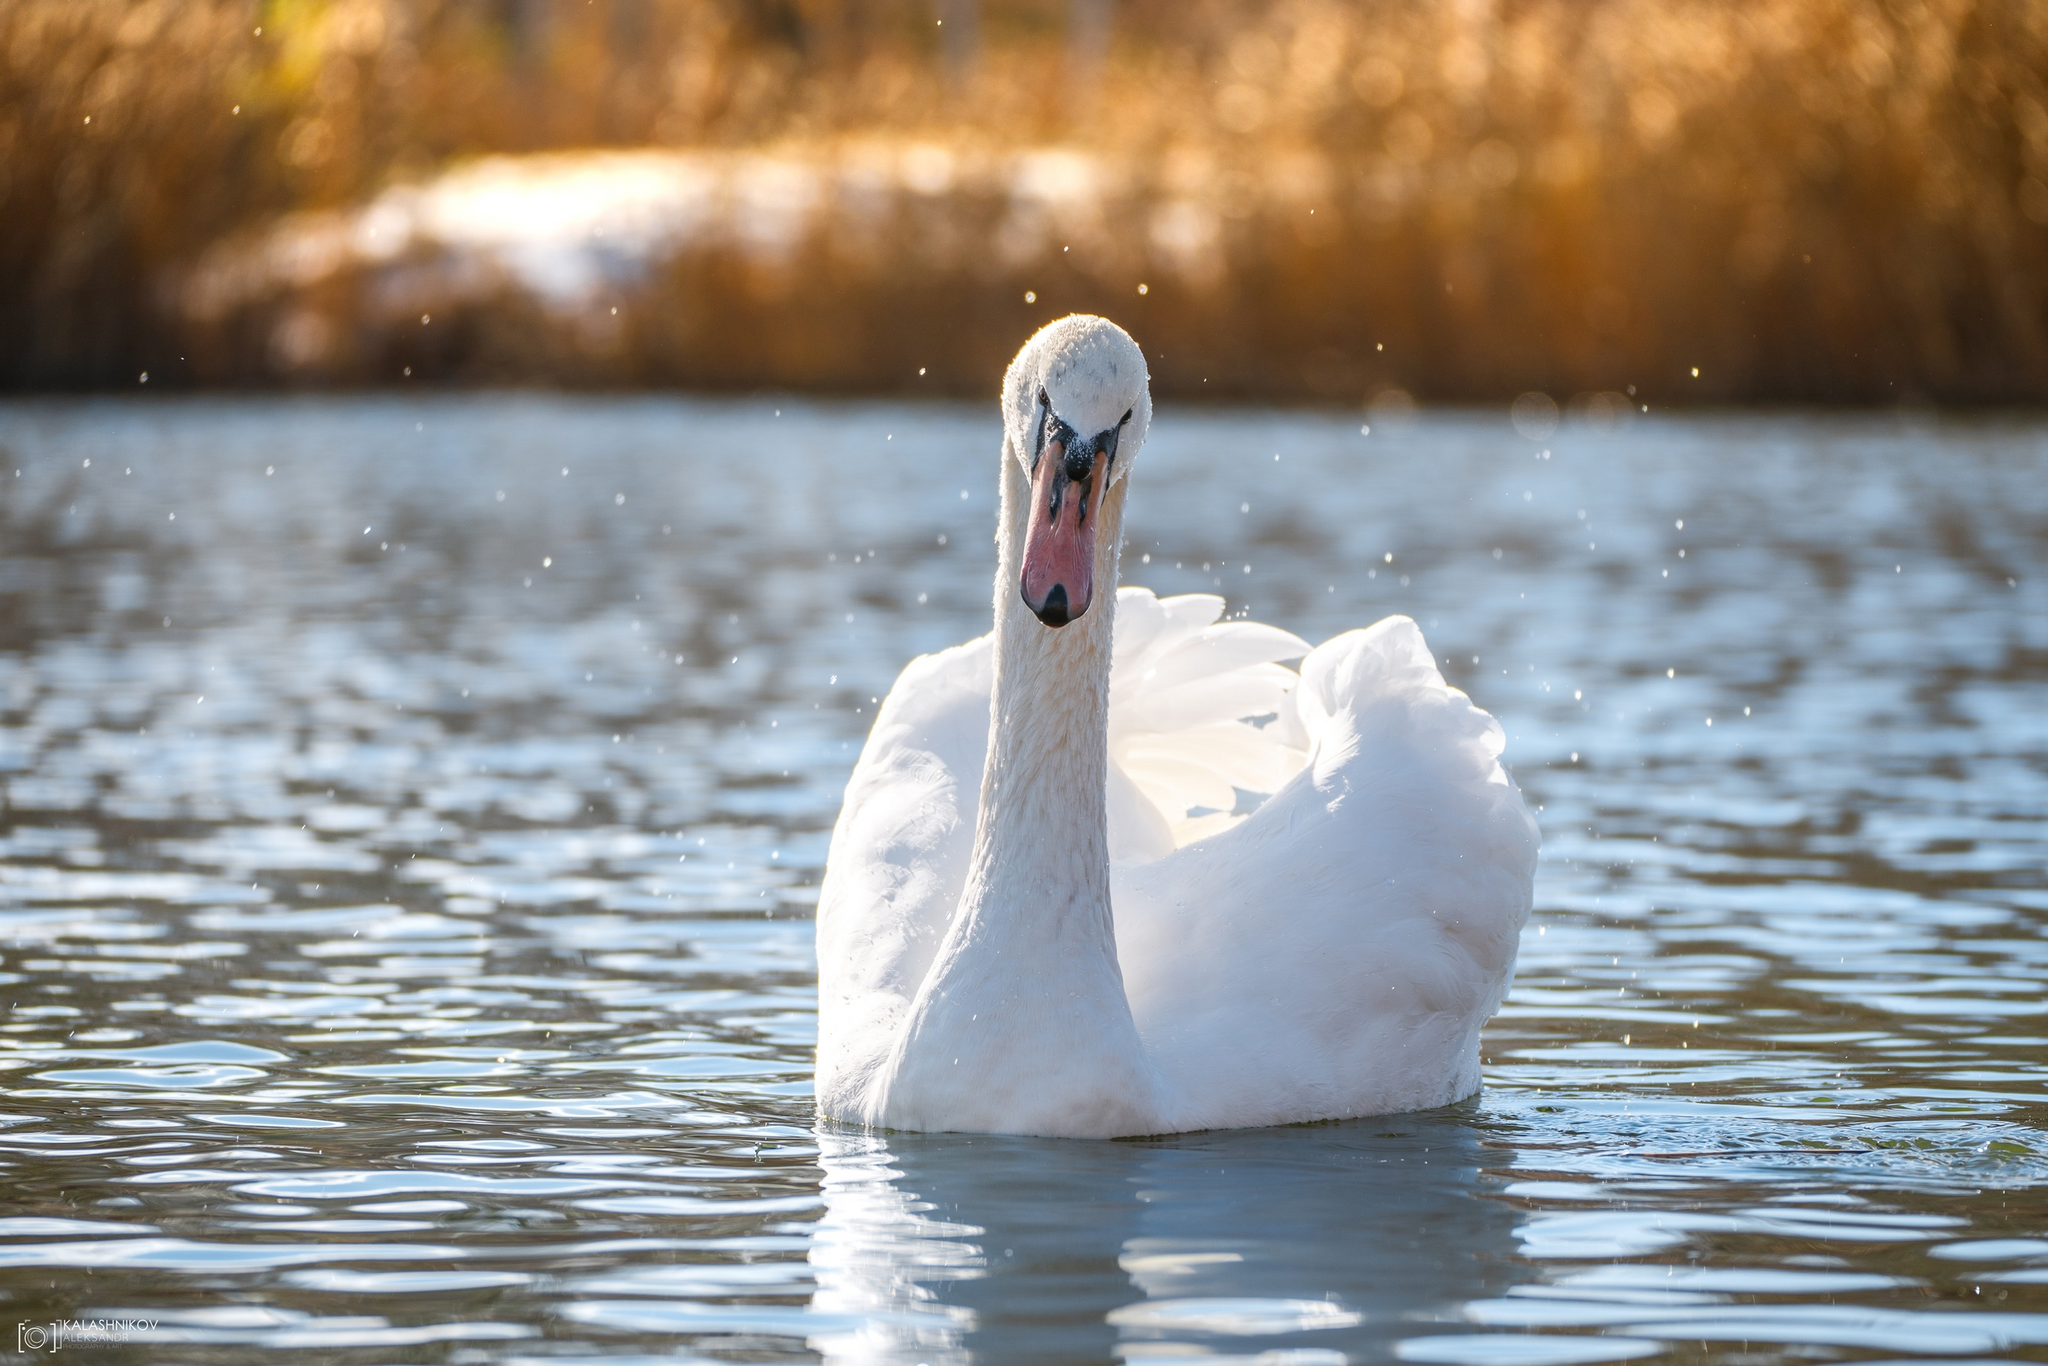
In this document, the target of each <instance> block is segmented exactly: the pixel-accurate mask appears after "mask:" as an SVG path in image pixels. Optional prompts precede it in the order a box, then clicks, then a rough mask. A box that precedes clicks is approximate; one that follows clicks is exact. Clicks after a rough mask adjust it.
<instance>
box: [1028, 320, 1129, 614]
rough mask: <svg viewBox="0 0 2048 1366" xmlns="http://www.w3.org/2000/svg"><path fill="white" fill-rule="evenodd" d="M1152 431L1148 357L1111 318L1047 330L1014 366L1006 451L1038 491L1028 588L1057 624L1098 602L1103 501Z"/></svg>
mask: <svg viewBox="0 0 2048 1366" xmlns="http://www.w3.org/2000/svg"><path fill="white" fill-rule="evenodd" d="M1151 426H1152V394H1151V388H1150V380H1149V376H1148V375H1147V373H1146V370H1145V354H1144V352H1142V351H1140V350H1139V349H1138V344H1137V343H1136V342H1134V341H1132V340H1131V336H1130V334H1129V333H1128V332H1126V331H1124V330H1123V329H1122V328H1121V327H1118V326H1117V325H1116V324H1115V323H1113V322H1111V321H1109V319H1107V318H1097V317H1094V316H1092V315H1090V314H1086V313H1076V314H1072V315H1070V316H1068V317H1065V318H1061V319H1060V320H1059V321H1058V322H1053V323H1047V324H1046V325H1045V326H1044V327H1042V328H1040V329H1039V330H1038V333H1037V335H1035V336H1033V337H1032V338H1031V340H1030V341H1028V342H1026V343H1024V349H1023V350H1021V351H1019V352H1018V353H1017V358H1016V359H1015V360H1013V361H1011V362H1010V369H1009V373H1008V374H1006V375H1005V376H1004V377H1003V429H1004V434H1005V435H1006V436H1007V438H1008V440H1007V441H1006V442H1005V446H1006V448H1007V449H1008V450H1009V452H1010V453H1011V455H1012V456H1014V457H1015V459H1016V461H1017V463H1018V464H1019V465H1020V466H1022V467H1023V471H1024V479H1025V482H1026V483H1027V484H1029V485H1030V487H1031V494H1030V500H1029V504H1028V511H1029V516H1028V518H1027V520H1026V523H1025V530H1024V557H1023V558H1024V572H1023V582H1022V583H1021V584H1019V586H1018V591H1019V592H1021V593H1022V594H1023V596H1024V605H1025V606H1027V607H1029V608H1030V609H1031V610H1032V612H1033V613H1034V614H1035V615H1036V616H1037V617H1038V619H1039V620H1040V621H1042V622H1044V623H1045V624H1046V625H1047V626H1051V627H1059V626H1065V625H1066V624H1067V623H1068V622H1070V621H1073V620H1074V619H1075V618H1077V617H1079V616H1080V615H1081V614H1082V613H1084V612H1086V611H1087V610H1088V604H1089V603H1090V602H1091V601H1093V599H1094V596H1095V549H1096V540H1097V536H1098V534H1099V531H1100V523H1101V513H1102V505H1103V500H1104V498H1105V497H1106V495H1107V494H1108V492H1109V488H1110V486H1111V485H1112V484H1114V483H1116V481H1118V480H1119V479H1122V478H1123V477H1124V476H1125V475H1126V474H1128V473H1129V472H1130V468H1131V461H1132V460H1133V459H1134V458H1135V457H1136V456H1137V453H1138V448H1139V447H1141V446H1143V445H1144V444H1145V434H1146V432H1147V431H1149V430H1150V428H1151ZM1110 534H1115V533H1114V532H1113V531H1112V532H1111V533H1110Z"/></svg>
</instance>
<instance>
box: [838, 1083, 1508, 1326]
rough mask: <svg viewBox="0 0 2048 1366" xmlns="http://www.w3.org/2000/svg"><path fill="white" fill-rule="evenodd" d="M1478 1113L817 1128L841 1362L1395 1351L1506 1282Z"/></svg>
mask: <svg viewBox="0 0 2048 1366" xmlns="http://www.w3.org/2000/svg"><path fill="white" fill-rule="evenodd" d="M1479 1140H1480V1133H1479V1132H1478V1131H1477V1130H1476V1129H1475V1128H1474V1126H1473V1125H1472V1123H1471V1112H1470V1107H1469V1106H1456V1107H1453V1108H1451V1109H1449V1110H1445V1111H1438V1112H1435V1113H1431V1114H1424V1115H1396V1116H1382V1117H1380V1118H1376V1119H1362V1120H1349V1121H1345V1122H1342V1123H1336V1124H1318V1125H1297V1126H1293V1127H1288V1128H1280V1129H1259V1130H1248V1131H1247V1130H1238V1131H1232V1132H1215V1133H1200V1134H1183V1135H1177V1136H1172V1137H1168V1138H1163V1139H1158V1140H1118V1141H1114V1142H1081V1143H1077V1142H1073V1141H1069V1140H1059V1139H1028V1138H1006V1137H990V1136H982V1135H966V1134H896V1133H892V1134H875V1133H870V1132H859V1131H853V1130H842V1129H836V1128H832V1127H829V1126H828V1127H825V1128H821V1130H820V1132H819V1146H820V1153H819V1162H820V1165H821V1166H822V1167H823V1168H824V1197H825V1214H824V1217H823V1218H822V1220H821V1221H820V1222H819V1224H818V1226H817V1232H816V1237H815V1240H814V1242H813V1245H812V1249H811V1253H810V1260H811V1267H812V1272H813V1274H814V1276H815V1277H816V1282H817V1293H816V1295H815V1297H814V1298H813V1300H812V1305H811V1307H812V1311H813V1315H814V1317H815V1318H816V1319H817V1320H818V1321H819V1322H820V1324H821V1327H822V1325H824V1324H827V1323H830V1324H832V1325H833V1326H832V1327H831V1328H829V1329H826V1330H825V1331H822V1332H820V1333H819V1334H818V1335H816V1336H814V1337H812V1338H811V1340H810V1346H811V1347H812V1348H813V1349H814V1350H816V1351H818V1352H820V1353H822V1354H823V1355H824V1357H825V1358H826V1360H828V1361H846V1362H856V1361H857V1362H882V1363H893V1362H902V1363H905V1366H913V1364H914V1363H917V1362H924V1363H928V1366H940V1363H949V1362H969V1361H974V1362H1003V1361H1026V1360H1031V1361H1055V1360H1057V1361H1077V1362H1080V1361H1109V1360H1114V1359H1116V1358H1119V1357H1121V1358H1124V1359H1127V1360H1130V1361H1133V1362H1144V1363H1151V1362H1161V1361H1168V1360H1175V1359H1187V1358H1192V1357H1197V1356H1199V1357H1201V1358H1202V1359H1203V1360H1204V1361H1205V1362H1210V1363H1215V1362H1222V1361H1229V1360H1232V1359H1238V1360H1244V1361H1250V1360H1252V1359H1253V1358H1259V1359H1261V1360H1262V1361H1264V1362H1267V1363H1274V1366H1312V1364H1313V1363H1323V1362H1328V1363H1333V1366H1334V1363H1337V1362H1340V1361H1343V1360H1345V1359H1347V1358H1348V1359H1352V1360H1361V1359H1366V1360H1370V1359H1387V1358H1389V1357H1391V1355H1392V1347H1393V1344H1394V1342H1396V1341H1397V1340H1399V1339H1401V1338H1406V1337H1410V1336H1413V1335H1415V1334H1416V1333H1418V1332H1429V1331H1431V1330H1430V1326H1429V1325H1430V1321H1431V1320H1440V1321H1444V1324H1445V1326H1446V1327H1449V1326H1451V1325H1453V1324H1456V1323H1457V1322H1458V1321H1459V1319H1458V1309H1459V1307H1460V1306H1461V1305H1462V1304H1464V1303H1465V1302H1466V1301H1468V1300H1472V1299H1477V1298H1481V1297H1486V1296H1492V1295H1496V1294H1499V1293H1501V1292H1502V1291H1503V1290H1504V1289H1505V1288H1506V1286H1507V1285H1508V1283H1509V1282H1510V1281H1511V1280H1513V1279H1516V1277H1514V1275H1513V1268H1512V1263H1511V1259H1512V1257H1513V1254H1514V1238H1513V1230H1514V1226H1515V1215H1514V1211H1513V1210H1512V1208H1510V1207H1509V1206H1508V1205H1506V1204H1505V1203H1503V1202H1501V1201H1499V1200H1493V1199H1486V1198H1483V1195H1484V1193H1485V1190H1486V1188H1487V1187H1488V1186H1489V1185H1491V1184H1492V1179H1491V1178H1490V1177H1487V1176H1485V1175H1483V1174H1482V1173H1481V1170H1480V1166H1481V1157H1482V1150H1481V1147H1480V1141H1479Z"/></svg>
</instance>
